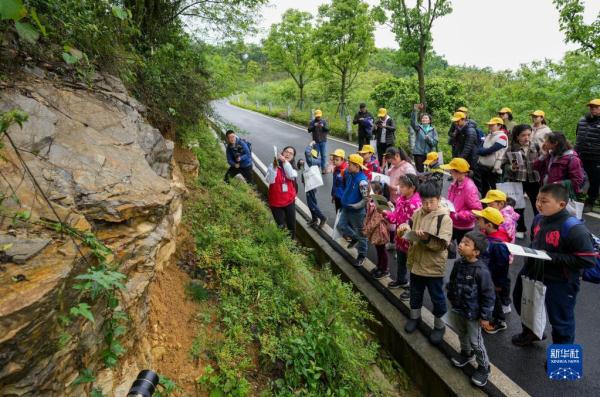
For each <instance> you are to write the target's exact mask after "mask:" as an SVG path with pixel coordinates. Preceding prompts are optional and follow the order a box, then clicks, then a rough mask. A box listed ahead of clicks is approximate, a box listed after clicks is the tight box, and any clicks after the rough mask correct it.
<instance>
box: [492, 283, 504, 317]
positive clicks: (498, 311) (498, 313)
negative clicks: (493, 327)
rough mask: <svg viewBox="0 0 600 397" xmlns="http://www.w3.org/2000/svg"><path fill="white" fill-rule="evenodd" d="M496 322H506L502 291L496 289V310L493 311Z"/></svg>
mask: <svg viewBox="0 0 600 397" xmlns="http://www.w3.org/2000/svg"><path fill="white" fill-rule="evenodd" d="M492 318H493V320H492V321H493V322H494V323H498V322H505V321H506V317H505V316H504V310H502V291H498V290H496V300H495V301H494V311H493V312H492Z"/></svg>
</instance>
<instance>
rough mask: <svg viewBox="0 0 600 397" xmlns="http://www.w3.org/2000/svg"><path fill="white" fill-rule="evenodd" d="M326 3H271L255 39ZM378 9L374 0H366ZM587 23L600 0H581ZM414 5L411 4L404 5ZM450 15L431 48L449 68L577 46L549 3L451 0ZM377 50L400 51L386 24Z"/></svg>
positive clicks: (517, 61) (500, 65)
mask: <svg viewBox="0 0 600 397" xmlns="http://www.w3.org/2000/svg"><path fill="white" fill-rule="evenodd" d="M325 2H327V1H326V0H303V1H301V2H298V1H297V0H272V1H271V3H270V5H269V6H267V7H265V8H264V10H263V12H262V15H263V20H262V22H261V24H260V28H261V34H260V35H258V36H257V37H256V38H255V40H253V41H258V40H259V39H260V38H261V37H264V36H265V35H266V34H267V33H268V28H269V27H270V26H271V24H273V23H277V22H279V21H281V14H283V12H284V11H285V10H287V9H288V8H296V9H300V10H303V11H308V12H310V13H312V14H313V15H316V14H317V10H318V8H319V5H321V4H323V3H325ZM367 3H369V4H372V5H376V4H378V3H379V1H378V0H367ZM584 3H585V5H586V14H585V19H586V21H587V22H590V21H592V20H593V19H594V18H595V16H596V15H598V13H599V12H600V1H599V0H585V1H584ZM408 4H414V1H412V2H411V1H410V0H409V1H408ZM452 7H453V12H452V13H451V14H449V15H446V16H445V17H443V18H441V19H439V20H437V21H436V22H434V27H433V48H434V50H435V51H436V52H437V53H438V54H440V55H443V56H444V57H445V58H446V60H447V61H448V62H449V63H450V64H451V65H473V66H478V67H491V68H492V69H494V70H504V69H513V70H515V69H518V68H519V66H520V65H521V64H527V63H531V62H532V61H536V60H544V59H552V60H559V59H561V58H562V57H563V55H564V54H565V52H566V51H569V50H573V49H575V48H577V46H576V45H573V44H565V42H564V35H563V34H562V33H561V32H560V31H559V27H558V12H557V11H556V9H555V7H554V5H553V4H552V0H452ZM375 43H376V45H377V47H390V48H398V45H397V44H396V42H395V38H394V34H393V33H392V32H391V30H390V29H389V27H387V26H378V27H377V30H376V32H375Z"/></svg>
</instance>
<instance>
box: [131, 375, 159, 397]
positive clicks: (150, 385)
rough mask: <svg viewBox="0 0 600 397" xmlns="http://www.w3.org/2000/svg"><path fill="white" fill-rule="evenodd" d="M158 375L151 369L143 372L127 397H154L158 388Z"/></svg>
mask: <svg viewBox="0 0 600 397" xmlns="http://www.w3.org/2000/svg"><path fill="white" fill-rule="evenodd" d="M158 381H159V378H158V374H157V373H156V372H154V371H151V370H149V369H145V370H143V371H141V372H140V373H139V374H138V376H137V378H136V380H135V381H134V382H133V385H132V386H131V389H129V393H127V397H152V394H153V393H154V390H156V386H158Z"/></svg>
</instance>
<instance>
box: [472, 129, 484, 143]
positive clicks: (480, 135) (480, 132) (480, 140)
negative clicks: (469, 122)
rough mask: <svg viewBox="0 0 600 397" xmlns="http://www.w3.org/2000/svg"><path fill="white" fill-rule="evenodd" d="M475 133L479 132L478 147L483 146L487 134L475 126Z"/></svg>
mask: <svg viewBox="0 0 600 397" xmlns="http://www.w3.org/2000/svg"><path fill="white" fill-rule="evenodd" d="M473 128H474V129H475V131H476V132H477V139H478V141H477V146H481V145H483V141H484V140H485V132H483V130H482V129H481V128H479V127H476V126H473Z"/></svg>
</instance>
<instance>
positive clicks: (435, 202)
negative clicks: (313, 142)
mask: <svg viewBox="0 0 600 397" xmlns="http://www.w3.org/2000/svg"><path fill="white" fill-rule="evenodd" d="M374 152H375V151H374V150H373V148H372V147H370V146H369V145H364V146H363V148H362V150H361V151H360V152H359V153H357V154H351V155H350V156H349V157H348V161H346V159H345V153H344V152H343V151H342V150H341V149H338V150H336V151H335V152H334V153H333V155H332V162H333V166H334V170H333V187H332V192H331V196H332V202H334V203H335V206H336V210H337V211H341V212H340V214H339V220H338V222H337V228H338V230H339V231H340V232H341V234H342V236H344V237H345V238H346V240H347V241H348V247H349V248H352V247H354V246H357V250H358V257H357V259H356V262H355V266H357V267H358V266H362V265H363V263H364V260H365V258H366V254H367V248H368V245H367V240H368V241H369V242H370V243H371V244H373V245H374V246H375V248H376V251H377V256H378V258H377V267H376V268H375V269H374V270H373V271H372V275H373V277H374V278H376V279H382V278H385V277H389V276H390V271H389V266H388V259H389V258H388V254H387V252H386V244H387V243H388V242H390V241H391V240H392V239H393V242H394V244H395V249H396V264H397V277H396V280H393V281H391V282H390V283H389V284H388V287H389V288H403V289H405V290H404V291H403V292H402V294H401V295H400V297H401V298H402V299H407V300H409V302H410V319H409V320H408V321H407V323H406V326H405V331H406V332H407V333H412V332H414V331H415V330H416V329H417V328H418V325H419V322H420V321H421V320H420V319H421V308H422V305H423V298H424V292H425V289H427V290H428V292H429V295H430V298H431V301H432V303H433V314H434V317H435V319H434V328H433V330H432V332H431V334H430V335H429V339H430V341H431V343H433V344H436V345H437V344H439V343H441V341H442V340H443V336H444V333H445V321H444V320H443V319H442V317H443V316H444V315H445V314H446V312H447V311H448V310H447V305H446V298H448V301H449V302H450V304H451V310H450V313H449V318H450V319H451V321H452V323H453V325H454V327H455V328H456V331H457V333H458V335H459V338H460V343H461V353H460V355H459V356H457V357H453V358H452V363H453V364H454V365H456V366H458V367H462V366H464V365H467V364H468V363H470V362H472V361H474V360H475V359H476V361H477V363H478V368H477V370H476V371H475V373H474V374H473V376H472V377H471V380H472V382H473V383H474V384H475V385H478V386H483V385H485V384H486V382H487V379H488V376H489V372H490V369H489V360H488V357H487V353H486V350H485V346H484V343H483V338H482V330H483V331H485V332H486V333H490V334H494V333H497V332H499V331H502V330H505V329H507V324H506V317H505V316H506V314H507V313H509V312H510V311H511V308H510V305H511V293H510V292H511V280H510V277H509V266H510V264H511V263H512V257H511V255H510V252H509V250H508V248H507V245H506V244H505V243H514V241H515V234H516V226H517V221H518V219H519V214H518V213H516V212H515V211H514V208H513V205H514V202H511V199H510V198H508V197H507V195H506V194H505V193H504V192H502V191H500V190H495V189H492V190H489V191H488V192H487V194H486V195H485V197H484V198H480V196H479V191H478V189H477V188H476V187H475V184H474V183H473V181H472V179H471V177H470V167H469V163H468V162H467V161H465V160H464V159H462V158H454V159H452V161H451V162H450V163H449V164H446V165H442V166H439V164H438V159H437V153H429V154H428V155H427V159H426V160H425V161H424V165H425V166H426V167H427V169H426V172H424V173H422V174H419V175H418V176H417V175H416V173H406V174H403V175H400V176H397V177H396V179H397V180H395V181H394V182H395V183H394V185H396V186H395V187H394V188H392V186H391V185H392V183H391V181H390V183H389V185H390V186H385V185H384V184H382V183H381V182H380V181H375V180H372V173H373V172H380V171H382V172H384V173H386V174H388V175H389V170H388V171H386V169H385V168H389V166H387V167H385V168H384V169H383V170H381V169H380V168H379V164H378V162H377V159H376V157H375V153H374ZM307 153H308V152H307ZM393 155H394V154H392V156H393ZM385 158H386V162H388V161H389V162H390V163H391V161H390V160H391V158H390V156H386V157H385ZM446 172H449V173H450V175H451V176H452V184H451V185H450V188H449V191H448V199H447V200H446V199H443V198H442V184H443V179H444V175H445V173H446ZM392 189H393V190H394V193H395V196H396V198H395V200H392V199H390V202H388V203H387V204H388V207H389V208H382V205H381V202H379V201H377V200H374V196H375V195H377V196H384V195H385V196H386V197H388V198H390V197H391V196H392V195H391V194H390V193H391V192H390V190H392ZM568 198H569V197H568V192H567V191H566V189H565V188H564V187H563V186H562V185H559V184H552V185H547V186H544V187H542V188H541V189H540V193H539V195H538V199H537V209H538V210H539V212H540V217H541V218H539V217H536V220H535V222H536V224H534V226H533V227H532V230H531V238H532V245H533V248H538V249H544V250H546V251H547V252H548V254H549V255H550V256H551V257H552V259H553V261H552V262H551V264H550V265H549V266H546V268H547V269H548V268H549V267H550V268H552V269H555V268H556V267H557V266H559V267H561V269H562V270H561V271H562V275H563V277H561V271H554V270H553V271H546V272H545V273H543V272H542V274H543V276H542V277H543V278H542V281H544V283H545V284H546V283H547V284H546V285H547V288H548V293H547V297H546V300H547V305H548V306H553V307H554V309H553V308H551V307H548V316H549V320H550V323H551V324H552V326H553V331H552V334H553V340H555V343H572V341H573V339H574V303H575V296H574V295H576V293H577V291H578V289H579V288H578V283H579V278H578V277H577V275H578V274H580V272H581V269H583V268H585V267H589V266H592V265H593V263H594V262H593V255H595V254H594V249H593V246H592V245H591V240H590V239H589V238H588V239H586V238H581V235H583V234H589V232H588V231H587V230H586V229H585V226H583V225H577V226H576V231H575V229H574V231H571V232H570V233H569V235H567V236H560V238H559V239H558V240H556V241H557V243H556V244H555V245H550V244H548V241H550V240H549V237H547V236H546V237H544V236H543V235H542V234H543V233H551V232H552V231H551V230H548V231H546V230H545V229H544V227H546V228H548V227H549V226H548V225H549V224H550V223H552V224H553V225H555V226H556V224H557V220H556V219H555V218H557V217H558V218H561V219H562V218H564V217H568V216H569V214H568V212H567V211H566V209H565V208H566V205H567V202H568ZM311 211H312V209H311ZM553 227H554V226H553ZM557 227H558V226H556V227H554V228H557ZM390 230H395V232H394V233H390ZM541 233H542V234H541ZM456 252H458V254H459V255H460V258H459V259H458V260H456V262H455V263H454V267H453V269H452V272H451V274H450V280H449V283H448V284H447V285H446V293H445V292H444V274H445V271H446V265H447V260H448V258H449V255H450V258H452V255H453V254H455V253H456ZM537 262H539V261H537ZM537 262H536V261H533V260H528V261H527V262H526V264H525V266H524V267H523V270H522V271H521V274H520V275H519V278H520V276H521V275H522V274H523V275H530V276H532V277H533V276H534V272H533V271H532V269H533V267H534V265H536V266H538V267H539V263H537ZM565 274H566V275H567V276H566V277H564V275H565ZM520 281H521V280H520V279H519V280H517V286H516V287H515V292H514V298H515V307H516V308H517V312H518V313H519V314H520V299H521V295H520V294H521V284H520ZM568 293H570V295H568V297H567V298H565V296H567V295H566V294H568ZM549 297H550V298H549ZM561 298H565V299H566V300H567V301H568V302H565V299H561ZM548 299H550V300H551V302H548ZM557 307H558V308H557ZM537 340H539V338H538V339H536V337H535V335H533V333H532V332H531V331H530V330H528V329H527V327H525V326H523V332H522V333H520V334H518V335H516V336H515V337H514V338H513V343H514V344H515V345H517V346H524V345H527V344H531V343H533V342H535V341H537Z"/></svg>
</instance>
